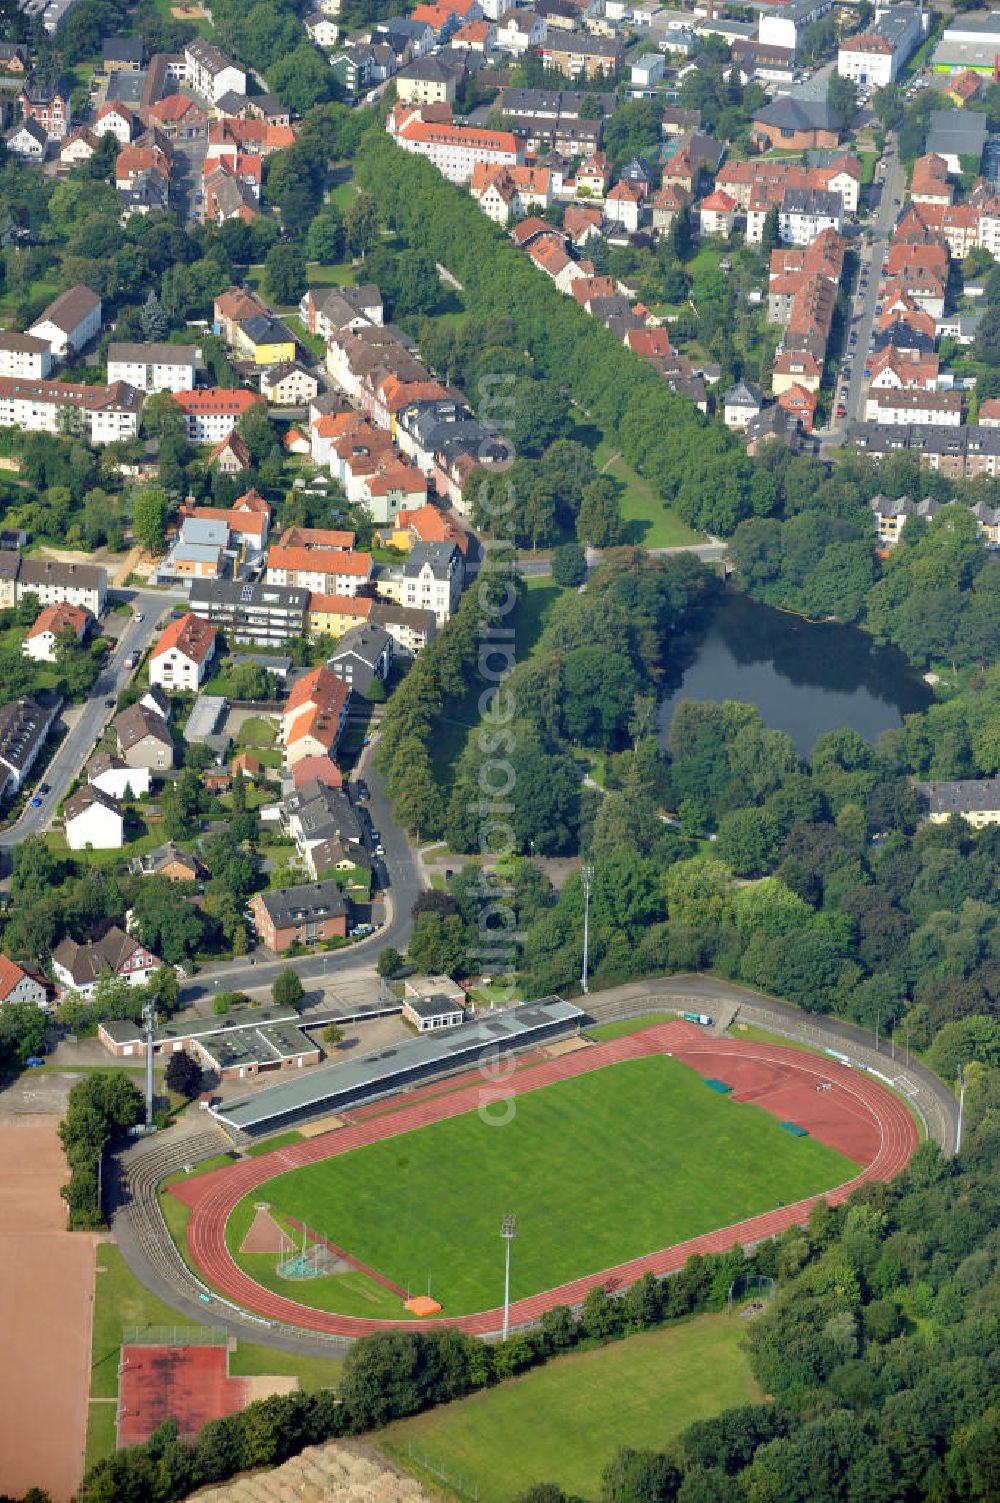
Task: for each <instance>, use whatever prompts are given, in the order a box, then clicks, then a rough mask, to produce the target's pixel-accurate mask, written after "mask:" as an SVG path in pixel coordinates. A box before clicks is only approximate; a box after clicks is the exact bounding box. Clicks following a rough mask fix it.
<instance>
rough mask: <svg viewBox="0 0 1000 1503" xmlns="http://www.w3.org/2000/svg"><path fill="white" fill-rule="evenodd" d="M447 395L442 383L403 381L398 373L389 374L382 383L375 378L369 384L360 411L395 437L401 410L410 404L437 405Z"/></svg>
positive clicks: (365, 389)
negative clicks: (398, 414) (425, 403)
mask: <svg viewBox="0 0 1000 1503" xmlns="http://www.w3.org/2000/svg"><path fill="white" fill-rule="evenodd" d="M447 395H448V392H447V389H446V387H444V386H442V385H441V382H440V381H434V380H416V381H403V380H401V379H400V378H399V376H397V375H396V374H395V372H390V373H389V374H388V375H385V376H382V377H381V378H380V379H376V378H375V377H374V376H373V377H371V378H370V379H369V380H368V381H366V383H365V386H364V388H363V389H362V393H361V409H362V411H363V412H364V414H365V416H366V417H368V418H370V419H371V420H372V422H373V423H375V424H376V426H377V427H379V428H385V429H387V430H388V431H389V433H390V434H392V435H395V431H396V414H397V413H398V412H400V411H401V410H402V408H404V407H406V406H408V405H409V403H410V402H419V401H429V402H434V401H437V400H438V399H440V398H442V397H446V396H447Z"/></svg>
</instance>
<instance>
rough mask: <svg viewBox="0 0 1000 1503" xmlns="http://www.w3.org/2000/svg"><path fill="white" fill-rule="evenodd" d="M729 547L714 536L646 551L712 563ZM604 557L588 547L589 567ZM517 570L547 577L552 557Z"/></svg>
mask: <svg viewBox="0 0 1000 1503" xmlns="http://www.w3.org/2000/svg"><path fill="white" fill-rule="evenodd" d="M727 549H728V544H726V543H724V542H723V541H722V540H721V538H712V539H711V540H710V541H706V542H704V543H687V544H684V545H683V546H682V547H680V548H647V549H646V552H647V553H651V554H652V555H653V556H654V558H669V557H670V556H671V554H674V553H694V554H695V555H696V556H697V557H698V558H700V559H701V560H702V561H703V563H706V564H711V563H717V562H718V561H719V560H720V559H723V558H725V556H726V552H727ZM603 557H604V553H603V551H602V550H601V549H600V548H590V547H588V548H587V567H588V568H590V569H596V567H597V565H598V564H599V563H600V562H601V560H602V558H603ZM478 572H479V565H478V563H475V562H473V563H471V564H469V565H468V567H467V569H466V573H467V574H470V575H474V574H477V573H478ZM517 572H518V574H520V575H521V577H522V579H546V578H548V576H549V575H550V574H551V573H552V560H551V558H521V559H518V561H517Z"/></svg>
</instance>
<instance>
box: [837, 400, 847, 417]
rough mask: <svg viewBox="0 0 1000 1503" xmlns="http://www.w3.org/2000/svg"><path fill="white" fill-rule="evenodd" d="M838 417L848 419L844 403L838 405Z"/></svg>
mask: <svg viewBox="0 0 1000 1503" xmlns="http://www.w3.org/2000/svg"><path fill="white" fill-rule="evenodd" d="M837 416H838V417H846V416H847V408H846V407H845V406H844V404H843V402H839V403H838V404H837Z"/></svg>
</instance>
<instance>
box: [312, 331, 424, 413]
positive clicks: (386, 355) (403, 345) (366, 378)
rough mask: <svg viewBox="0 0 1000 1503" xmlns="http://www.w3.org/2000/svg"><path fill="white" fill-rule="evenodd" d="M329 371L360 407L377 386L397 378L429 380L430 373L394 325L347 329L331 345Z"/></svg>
mask: <svg viewBox="0 0 1000 1503" xmlns="http://www.w3.org/2000/svg"><path fill="white" fill-rule="evenodd" d="M326 368H327V371H328V373H329V374H330V375H331V376H332V377H333V379H334V381H335V382H336V384H337V386H339V388H340V390H341V391H342V392H344V394H345V395H346V396H347V397H348V398H349V399H350V400H351V401H352V402H356V403H357V404H358V405H359V406H360V405H361V404H362V396H363V393H366V392H367V393H368V394H369V396H370V395H371V394H372V393H373V391H374V388H375V386H376V385H377V383H378V382H379V381H381V380H383V379H385V377H387V376H390V375H394V376H396V377H397V379H398V380H400V381H429V380H430V379H431V377H430V372H429V371H428V369H427V367H426V366H425V365H424V363H423V361H421V360H419V359H418V358H417V356H416V355H415V354H414V353H413V346H412V342H411V341H408V340H407V339H406V336H405V335H403V334H402V333H401V331H400V330H398V329H395V328H394V327H393V326H392V325H386V326H385V327H380V326H376V325H368V326H366V327H364V328H360V329H357V330H355V331H354V332H353V333H351V332H349V331H347V330H343V331H341V333H339V334H337V335H334V336H333V337H331V338H330V339H329V341H328V342H327V347H326Z"/></svg>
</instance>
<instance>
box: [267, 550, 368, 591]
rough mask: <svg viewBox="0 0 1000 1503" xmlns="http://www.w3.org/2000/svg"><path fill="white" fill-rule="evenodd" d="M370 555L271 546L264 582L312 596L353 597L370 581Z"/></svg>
mask: <svg viewBox="0 0 1000 1503" xmlns="http://www.w3.org/2000/svg"><path fill="white" fill-rule="evenodd" d="M372 567H373V566H372V557H371V554H370V553H355V552H353V551H349V550H347V549H339V548H337V549H333V548H331V549H327V548H301V547H294V546H293V547H287V546H285V545H283V544H280V543H272V545H271V548H270V550H269V552H268V556H267V575H266V582H267V583H268V584H269V585H271V584H273V585H285V586H290V587H292V588H295V589H300V590H306V591H308V592H310V593H312V594H316V595H356V594H357V593H358V591H359V590H360V589H362V588H363V587H364V586H365V585H367V584H368V583H369V581H370V580H371V577H372Z"/></svg>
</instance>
